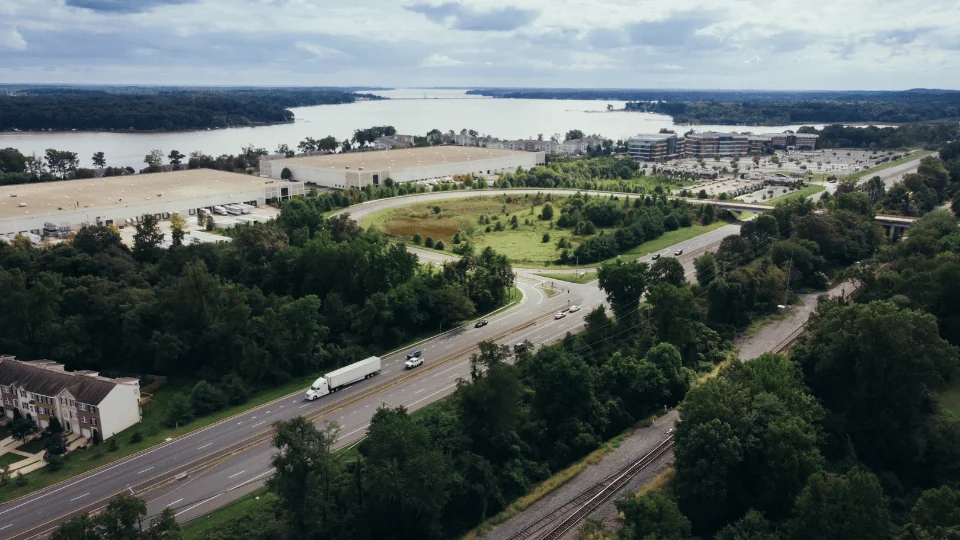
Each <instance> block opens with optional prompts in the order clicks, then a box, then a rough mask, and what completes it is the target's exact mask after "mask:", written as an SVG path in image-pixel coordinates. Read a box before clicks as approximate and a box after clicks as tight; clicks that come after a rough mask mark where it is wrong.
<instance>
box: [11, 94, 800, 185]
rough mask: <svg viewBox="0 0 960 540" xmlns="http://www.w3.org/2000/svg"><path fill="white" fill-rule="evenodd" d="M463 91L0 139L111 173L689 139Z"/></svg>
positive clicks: (646, 118) (663, 119) (597, 109)
mask: <svg viewBox="0 0 960 540" xmlns="http://www.w3.org/2000/svg"><path fill="white" fill-rule="evenodd" d="M465 92H466V91H465V90H436V89H427V90H421V89H400V90H390V91H384V92H379V94H380V95H383V96H385V97H388V98H391V99H390V100H383V101H366V102H359V103H349V104H344V105H321V106H318V107H300V108H295V109H293V111H294V113H295V114H296V118H297V120H296V122H294V123H293V124H283V125H277V126H264V127H255V128H230V129H219V130H212V131H181V132H175V133H98V132H57V133H9V132H5V133H0V148H7V147H14V148H17V149H19V150H20V151H21V152H23V153H24V154H26V155H29V154H31V153H33V152H36V154H37V155H42V154H43V152H44V150H46V149H47V148H56V149H58V150H70V151H72V152H77V154H79V157H80V160H81V165H83V166H87V167H90V166H91V163H90V157H91V156H92V155H93V153H94V152H100V151H102V152H104V153H106V157H107V163H108V164H109V165H113V166H131V167H134V168H137V169H140V168H142V167H144V166H145V164H144V163H143V158H144V156H145V155H146V154H147V153H149V152H150V150H152V149H154V148H158V149H160V150H162V151H163V152H164V154H168V153H169V152H170V150H173V149H176V150H179V151H180V152H183V153H184V154H189V153H190V152H192V151H194V150H200V151H202V152H204V153H206V154H210V155H214V156H217V155H220V154H236V153H238V152H240V149H241V147H243V146H246V145H248V144H253V145H255V146H257V147H264V148H267V149H268V150H271V151H273V150H274V149H276V148H277V145H279V144H281V143H285V144H288V145H290V147H291V148H295V147H296V145H297V143H298V142H299V141H301V140H303V139H304V138H305V137H314V138H317V139H319V138H321V137H325V136H327V135H333V136H334V137H336V138H337V139H343V138H344V137H349V136H351V135H353V131H354V130H355V129H361V128H368V127H371V126H380V125H392V126H394V127H396V128H397V131H398V132H399V133H403V134H416V135H423V134H425V133H426V132H428V131H430V130H431V129H434V128H436V129H439V130H440V131H443V132H446V131H448V130H454V131H456V132H459V131H460V130H461V129H464V128H466V129H475V130H477V131H478V132H480V133H481V134H489V135H492V136H495V137H499V138H501V139H519V138H527V137H533V138H535V137H536V136H537V135H538V134H541V133H542V134H543V135H544V137H550V136H554V135H559V136H561V137H562V134H564V133H566V132H567V131H568V130H570V129H579V130H582V131H583V132H584V133H587V134H592V133H598V134H600V135H603V136H604V137H607V138H610V139H626V138H627V137H630V136H631V135H636V134H638V133H656V132H658V131H660V128H669V129H674V130H676V131H677V132H678V133H683V132H684V131H688V130H689V129H690V126H688V125H676V124H674V123H673V121H672V119H671V118H670V117H669V116H663V115H659V114H648V113H638V112H623V111H616V112H607V110H606V109H607V105H608V104H609V105H612V106H613V107H614V108H615V109H622V108H623V106H624V102H622V101H571V100H543V99H494V98H487V97H481V96H468V95H466V93H465ZM797 127H798V126H777V127H771V126H766V127H749V128H748V127H739V128H738V127H735V126H706V125H702V126H697V129H698V130H701V131H707V130H717V131H752V132H755V133H766V132H779V131H783V130H784V129H796V128H797Z"/></svg>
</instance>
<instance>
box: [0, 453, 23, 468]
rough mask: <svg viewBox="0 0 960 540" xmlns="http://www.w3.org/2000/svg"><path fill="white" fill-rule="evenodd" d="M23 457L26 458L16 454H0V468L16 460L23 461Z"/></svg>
mask: <svg viewBox="0 0 960 540" xmlns="http://www.w3.org/2000/svg"><path fill="white" fill-rule="evenodd" d="M25 459H27V458H25V457H23V456H18V455H16V454H3V455H2V456H0V468H4V467H9V466H10V465H12V464H14V463H16V462H18V461H23V460H25Z"/></svg>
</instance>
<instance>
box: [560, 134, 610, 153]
mask: <svg viewBox="0 0 960 540" xmlns="http://www.w3.org/2000/svg"><path fill="white" fill-rule="evenodd" d="M601 145H603V139H600V138H597V137H584V138H582V139H567V140H565V141H563V143H561V144H560V153H561V154H585V153H587V152H589V151H590V149H591V148H596V147H598V146H601Z"/></svg>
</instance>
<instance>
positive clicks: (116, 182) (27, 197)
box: [0, 169, 279, 218]
mask: <svg viewBox="0 0 960 540" xmlns="http://www.w3.org/2000/svg"><path fill="white" fill-rule="evenodd" d="M276 182H279V180H271V179H266V178H260V177H259V176H251V175H247V174H237V173H231V172H224V171H216V170H213V169H192V170H188V171H173V172H166V173H154V174H137V175H128V176H110V177H104V178H87V179H83V180H63V181H60V182H42V183H36V184H15V185H10V186H0V218H19V217H26V216H35V215H42V214H48V213H52V212H56V211H57V210H77V209H78V208H79V209H81V210H82V209H85V208H90V209H91V210H94V209H98V208H100V209H102V208H107V207H111V206H127V205H131V204H139V203H146V202H156V201H158V200H169V201H175V200H182V199H193V198H197V197H205V196H210V195H219V194H223V195H228V194H231V193H237V192H243V191H253V190H256V189H258V188H262V187H264V185H266V184H268V183H276ZM21 204H24V205H26V206H20V205H21ZM171 210H182V208H171Z"/></svg>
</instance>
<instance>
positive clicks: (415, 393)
mask: <svg viewBox="0 0 960 540" xmlns="http://www.w3.org/2000/svg"><path fill="white" fill-rule="evenodd" d="M426 391H427V389H426V388H424V389H423V390H417V391H416V392H414V393H413V395H417V394H419V393H420V392H426Z"/></svg>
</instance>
